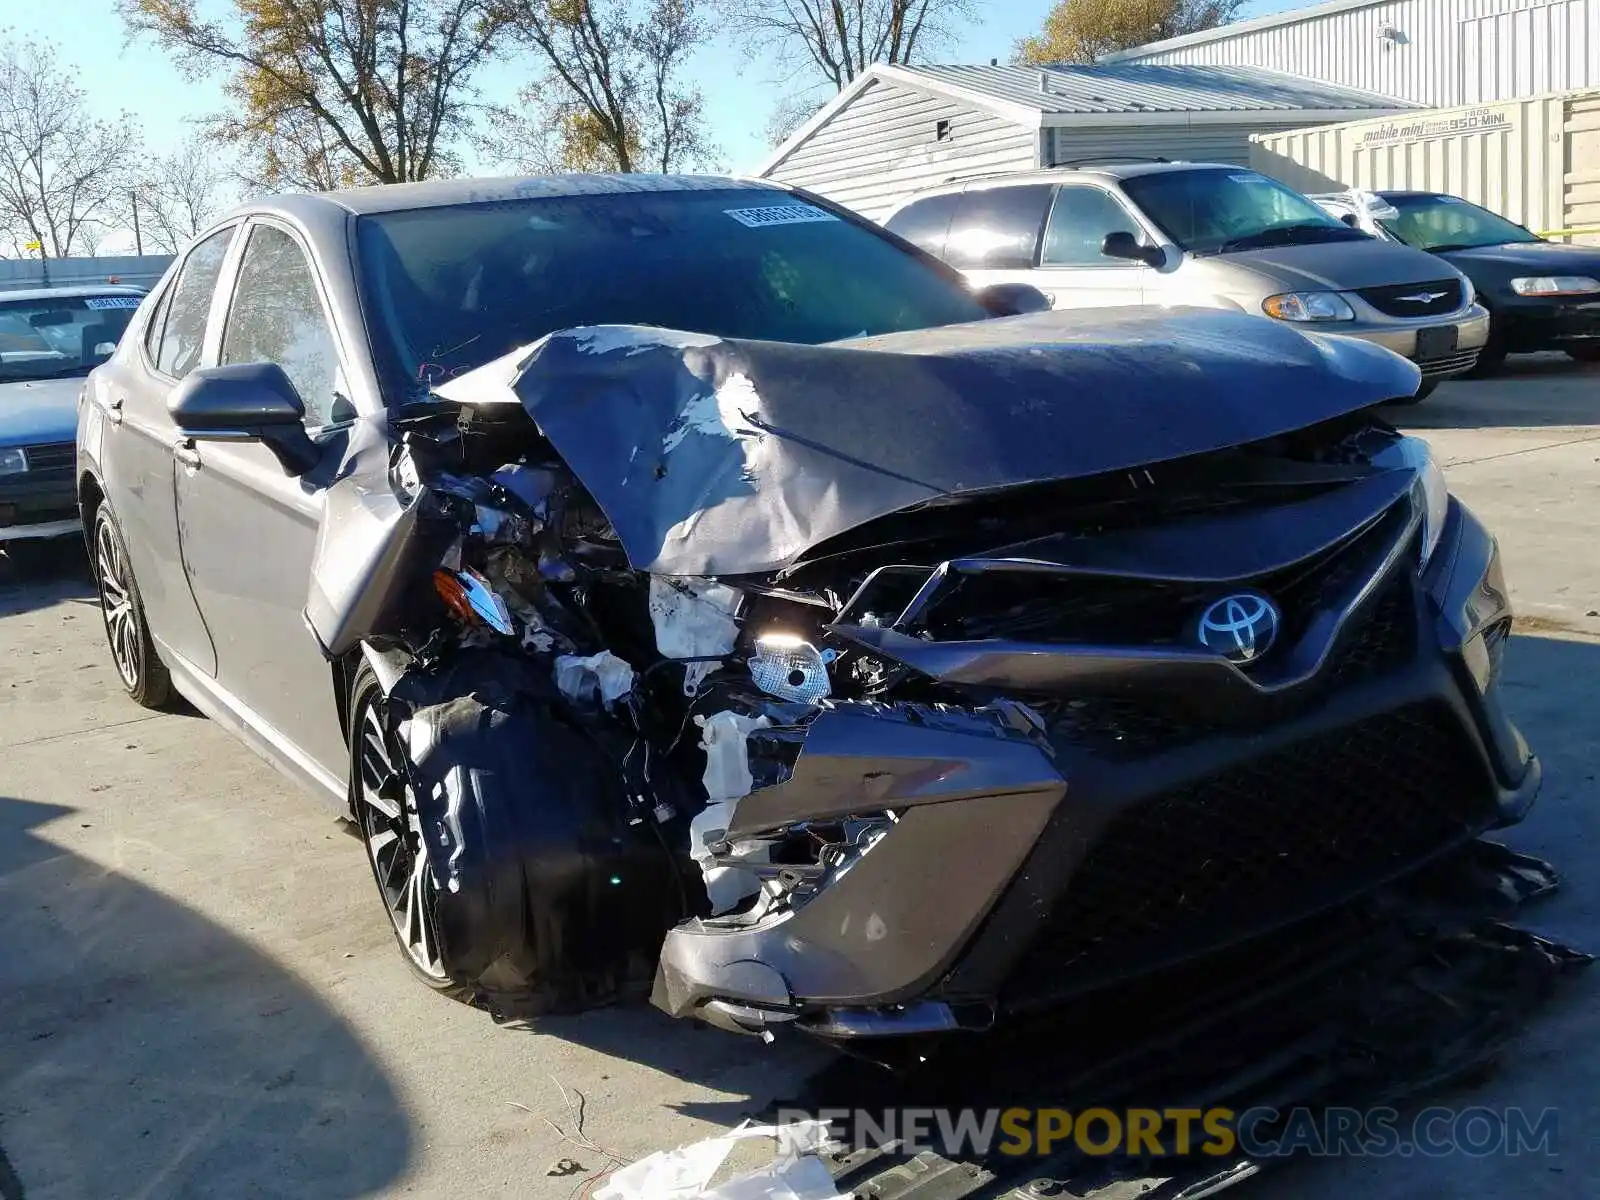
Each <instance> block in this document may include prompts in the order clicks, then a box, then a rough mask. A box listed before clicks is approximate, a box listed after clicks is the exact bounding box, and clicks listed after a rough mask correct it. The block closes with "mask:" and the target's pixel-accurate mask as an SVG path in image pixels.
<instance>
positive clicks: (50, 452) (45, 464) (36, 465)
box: [22, 442, 77, 471]
mask: <svg viewBox="0 0 1600 1200" xmlns="http://www.w3.org/2000/svg"><path fill="white" fill-rule="evenodd" d="M22 450H23V453H24V454H26V455H27V456H28V469H29V470H30V471H43V470H46V469H47V468H50V467H70V466H72V465H73V462H74V461H75V458H76V455H77V446H76V444H75V443H73V442H48V443H44V444H42V445H38V446H24V447H23V448H22Z"/></svg>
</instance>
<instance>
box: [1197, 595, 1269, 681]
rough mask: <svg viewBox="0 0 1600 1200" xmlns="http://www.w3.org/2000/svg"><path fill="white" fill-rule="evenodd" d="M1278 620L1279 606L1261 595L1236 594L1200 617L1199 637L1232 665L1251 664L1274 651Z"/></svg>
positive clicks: (1202, 642)
mask: <svg viewBox="0 0 1600 1200" xmlns="http://www.w3.org/2000/svg"><path fill="white" fill-rule="evenodd" d="M1278 621H1279V617H1278V606H1277V605H1275V604H1273V602H1272V601H1271V600H1268V599H1267V598H1266V597H1265V596H1263V595H1262V594H1261V593H1260V592H1236V593H1234V594H1233V595H1231V596H1224V597H1223V598H1222V599H1221V600H1218V601H1217V602H1216V603H1215V604H1213V605H1211V607H1209V608H1207V609H1206V610H1205V612H1203V613H1201V614H1200V623H1199V625H1197V626H1196V627H1195V636H1196V637H1197V638H1198V639H1199V641H1200V644H1201V645H1202V646H1204V647H1205V648H1206V649H1207V650H1215V651H1216V652H1217V653H1218V654H1220V655H1222V657H1223V658H1225V659H1227V660H1228V661H1229V662H1235V663H1247V662H1252V661H1254V660H1255V659H1258V658H1260V657H1261V656H1262V655H1263V654H1265V653H1266V652H1267V651H1268V650H1270V649H1272V643H1273V641H1274V640H1275V639H1276V638H1277V636H1278Z"/></svg>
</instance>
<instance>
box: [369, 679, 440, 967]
mask: <svg viewBox="0 0 1600 1200" xmlns="http://www.w3.org/2000/svg"><path fill="white" fill-rule="evenodd" d="M355 766H356V771H357V772H358V774H357V792H356V807H357V810H358V811H357V817H358V819H359V821H360V825H361V840H362V841H363V842H364V843H365V844H366V847H367V860H368V862H370V863H371V865H372V873H373V876H374V878H376V879H377V881H378V891H379V892H381V893H382V894H383V902H384V907H385V908H387V909H388V911H389V920H390V921H391V922H392V923H393V924H394V929H395V933H396V935H397V936H398V938H399V941H400V945H401V946H402V947H403V948H404V950H405V952H406V955H407V957H409V958H410V959H411V963H412V965H413V966H414V967H416V969H417V970H418V971H420V972H421V973H422V974H423V975H425V976H426V977H427V978H428V979H430V980H434V981H436V982H439V983H444V982H446V981H447V980H448V979H449V975H448V974H447V973H446V971H445V969H444V959H443V955H442V954H441V953H440V950H439V922H438V904H439V885H438V883H437V882H436V881H435V879H434V877H433V871H432V870H431V869H430V868H429V866H428V856H427V854H426V852H425V851H424V850H423V848H422V822H421V819H420V817H419V816H418V814H417V806H416V802H415V800H414V798H413V797H412V795H411V787H410V784H409V783H408V782H407V780H406V777H405V775H404V774H403V773H402V772H401V771H399V770H398V769H396V767H395V764H394V759H393V757H392V755H391V754H390V750H389V742H388V738H387V736H386V734H385V733H384V729H383V722H382V720H381V719H380V717H379V714H378V709H377V706H376V705H375V704H367V705H366V706H365V708H364V710H363V712H362V716H361V728H360V731H359V740H358V742H357V759H356V764H355Z"/></svg>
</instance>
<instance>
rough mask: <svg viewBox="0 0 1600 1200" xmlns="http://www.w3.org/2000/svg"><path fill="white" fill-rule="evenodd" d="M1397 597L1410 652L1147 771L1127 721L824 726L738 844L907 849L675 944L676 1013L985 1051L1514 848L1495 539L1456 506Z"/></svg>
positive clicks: (1523, 769)
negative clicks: (870, 818)
mask: <svg viewBox="0 0 1600 1200" xmlns="http://www.w3.org/2000/svg"><path fill="white" fill-rule="evenodd" d="M1401 542H1402V543H1405V544H1413V543H1406V542H1405V539H1404V538H1402V539H1401ZM1387 582H1388V583H1390V584H1392V585H1393V586H1392V587H1390V588H1389V589H1388V590H1387V591H1386V593H1385V596H1384V597H1377V596H1373V597H1369V598H1368V599H1367V600H1366V601H1364V602H1363V603H1364V604H1365V605H1366V608H1365V610H1364V614H1363V623H1364V624H1363V628H1366V627H1373V628H1377V627H1379V626H1382V627H1383V630H1384V631H1386V633H1385V636H1387V637H1388V639H1389V642H1388V648H1387V650H1386V651H1384V652H1381V653H1380V651H1379V649H1378V648H1374V647H1372V646H1369V645H1367V644H1366V643H1367V642H1369V641H1371V640H1372V639H1373V638H1375V637H1378V636H1379V635H1378V634H1376V633H1371V632H1370V631H1369V632H1368V633H1367V634H1364V635H1362V637H1357V636H1356V635H1355V633H1353V632H1352V633H1351V634H1350V635H1349V637H1348V638H1345V635H1342V634H1341V635H1338V636H1339V637H1340V638H1345V640H1343V641H1337V642H1336V648H1341V649H1342V650H1343V652H1344V654H1343V658H1337V657H1336V658H1330V659H1328V660H1326V661H1324V662H1322V663H1321V665H1320V666H1319V668H1318V670H1317V672H1316V673H1315V674H1314V676H1313V678H1312V679H1311V680H1309V681H1307V683H1306V684H1305V685H1304V688H1305V690H1306V692H1307V693H1308V694H1314V695H1315V697H1316V702H1314V703H1304V704H1285V706H1284V707H1285V708H1286V709H1288V710H1289V711H1291V712H1292V713H1293V715H1291V716H1288V717H1286V718H1283V719H1277V718H1273V719H1271V720H1270V723H1268V724H1266V725H1264V726H1263V725H1262V724H1251V725H1249V727H1248V728H1242V727H1227V726H1218V727H1216V728H1212V729H1203V728H1201V726H1199V725H1197V724H1196V723H1195V722H1192V721H1190V722H1184V723H1180V725H1173V724H1172V723H1170V722H1169V723H1168V725H1167V726H1162V725H1161V724H1160V722H1159V721H1153V724H1154V725H1155V726H1156V731H1155V733H1153V734H1151V735H1150V736H1149V737H1148V739H1147V740H1146V741H1139V740H1138V736H1134V738H1133V743H1134V744H1133V745H1132V748H1133V749H1134V750H1136V751H1137V753H1135V754H1133V755H1131V756H1130V755H1129V753H1128V750H1129V749H1130V745H1129V739H1130V732H1129V731H1130V729H1133V728H1134V727H1133V726H1131V725H1130V724H1128V723H1127V722H1126V721H1121V722H1120V723H1113V724H1112V725H1110V726H1107V725H1104V724H1102V725H1100V726H1096V725H1095V723H1094V722H1093V721H1092V720H1091V721H1089V722H1087V723H1085V722H1083V721H1081V720H1077V719H1076V718H1074V719H1073V720H1066V719H1062V717H1061V716H1060V713H1059V712H1050V711H1047V715H1046V716H1045V717H1044V718H1042V719H1041V721H1040V722H1039V723H1038V724H1032V723H1030V721H1028V720H1024V719H1018V711H1019V710H1015V709H1013V710H1009V711H1008V709H1007V708H1006V707H1005V706H1003V705H1002V706H1000V707H998V708H977V709H971V710H963V709H950V708H946V707H943V706H937V707H934V706H922V705H912V704H894V705H873V704H840V705H835V706H831V707H829V708H827V709H825V710H824V711H823V712H821V713H819V714H818V716H817V717H816V718H815V720H814V721H813V722H812V723H811V724H810V725H809V726H808V728H807V732H806V735H805V741H804V744H803V747H802V749H801V752H800V755H799V757H798V759H797V760H796V761H795V763H794V766H793V769H792V773H791V774H790V777H789V778H788V779H787V780H786V781H784V782H783V783H781V784H777V785H775V786H772V787H769V788H764V789H760V790H757V791H756V792H753V793H752V794H751V795H750V796H749V797H747V798H746V799H745V800H744V801H743V802H742V804H741V806H740V809H739V814H738V819H737V823H736V828H735V829H734V830H732V831H730V832H732V833H739V832H740V831H741V830H742V831H747V832H754V831H758V830H760V829H763V828H767V829H771V828H778V827H781V826H783V825H784V824H785V823H789V822H795V821H800V820H821V819H827V818H830V817H839V816H843V815H846V814H850V815H858V816H859V815H870V814H876V813H886V812H887V813H893V814H894V815H895V818H896V819H895V821H894V824H893V827H892V828H891V829H889V831H888V832H887V834H886V835H885V836H884V837H883V838H882V839H881V840H879V841H878V842H877V843H876V844H875V845H873V846H872V848H871V850H870V851H869V852H868V853H865V854H864V855H862V856H861V858H860V859H859V860H858V861H856V862H855V863H854V864H853V865H852V866H851V868H850V869H849V871H848V872H847V873H845V874H844V875H843V876H842V877H840V878H838V879H837V880H835V881H834V882H832V883H830V884H828V885H827V886H824V887H822V888H821V889H820V890H819V891H817V892H816V893H815V894H814V895H812V896H811V897H810V898H809V899H808V900H807V901H806V902H805V903H803V904H801V905H797V906H794V907H792V908H788V909H783V910H780V911H777V912H774V913H771V914H770V915H768V916H765V917H763V918H760V919H756V920H752V921H749V922H742V921H741V919H740V918H738V917H729V918H720V919H713V920H696V921H689V922H686V923H684V924H682V925H679V926H677V927H676V928H674V929H673V930H672V931H671V932H670V933H669V934H668V935H667V938H666V942H665V945H664V947H663V950H662V954H661V959H660V964H659V967H658V970H657V975H656V982H655V988H654V993H653V1001H654V1003H655V1004H656V1005H657V1006H658V1007H660V1008H663V1009H664V1010H666V1011H667V1012H669V1013H672V1014H674V1015H680V1016H681V1015H697V1016H700V1017H702V1018H703V1019H706V1020H708V1021H710V1022H712V1023H714V1024H717V1025H719V1026H722V1027H724V1028H730V1029H736V1030H742V1031H745V1032H760V1031H762V1030H764V1029H765V1028H766V1027H767V1026H769V1025H772V1024H777V1023H787V1022H796V1023H798V1025H799V1026H800V1027H802V1028H807V1029H809V1030H811V1031H812V1032H816V1033H819V1034H821V1035H823V1036H827V1037H832V1038H837V1039H846V1038H856V1037H876V1036H889V1035H895V1034H912V1033H926V1032H933V1031H937V1030H940V1029H955V1028H962V1027H981V1026H983V1025H984V1024H986V1023H988V1022H989V1021H991V1020H993V1018H994V1016H995V1015H996V1014H997V1013H999V1012H1006V1011H1019V1010H1024V1009H1027V1008H1030V1007H1037V1006H1039V1005H1042V1004H1053V1003H1057V1002H1059V1001H1061V1000H1063V999H1065V998H1067V997H1069V996H1071V995H1074V994H1080V993H1083V992H1086V991H1093V990H1096V989H1098V988H1100V987H1104V986H1106V985H1108V984H1110V983H1112V982H1115V981H1116V980H1118V979H1123V978H1126V977H1128V976H1131V975H1137V974H1141V973H1144V972H1147V971H1149V970H1152V969H1155V968H1158V967H1160V966H1163V965H1166V964H1170V963H1173V962H1177V961H1181V960H1183V959H1186V958H1193V957H1196V956H1199V955H1202V954H1205V953H1207V952H1210V951H1213V950H1216V949H1219V948H1221V947H1223V946H1226V945H1229V944H1233V943H1237V942H1239V941H1241V940H1244V939H1247V938H1250V937H1254V936H1257V935H1259V934H1262V933H1265V932H1267V931H1269V930H1270V929H1273V928H1276V927H1281V926H1282V925H1285V924H1288V923H1291V922H1293V921H1296V920H1299V919H1302V918H1304V917H1306V916H1308V915H1310V914H1312V913H1314V912H1318V911H1322V910H1324V909H1326V908H1328V907H1329V906H1332V905H1334V904H1337V903H1339V902H1341V901H1343V900H1346V899H1348V898H1350V897H1351V896H1352V895H1356V894H1360V893H1362V892H1364V891H1368V890H1371V889H1373V888H1375V887H1377V886H1379V885H1381V884H1382V883H1384V882H1386V881H1387V880H1390V879H1393V878H1396V877H1399V876H1402V875H1405V874H1408V873H1410V872H1411V871H1414V870H1415V869H1416V868H1418V867H1419V866H1421V865H1422V864H1424V863H1426V862H1428V861H1430V860H1432V859H1434V858H1436V857H1437V856H1438V855H1440V854H1442V853H1444V852H1446V851H1447V850H1449V849H1450V848H1452V847H1455V846H1459V845H1461V844H1462V843H1464V842H1466V841H1469V840H1471V839H1472V838H1474V837H1476V836H1477V835H1478V834H1479V833H1481V832H1483V831H1484V830H1486V829H1489V828H1493V827H1496V826H1499V825H1504V824H1508V823H1511V822H1514V821H1516V820H1519V819H1520V818H1521V817H1522V815H1523V814H1524V813H1525V812H1526V811H1527V809H1528V807H1529V805H1530V804H1531V803H1532V801H1533V798H1534V795H1535V794H1536V792H1537V790H1538V786H1539V769H1538V764H1537V762H1536V760H1535V759H1534V758H1533V756H1532V755H1531V753H1530V752H1529V750H1528V747H1527V745H1526V743H1525V742H1524V741H1523V739H1522V737H1521V735H1520V733H1518V731H1517V730H1516V728H1515V726H1514V725H1512V723H1511V722H1510V720H1509V719H1508V718H1507V716H1506V714H1505V712H1504V710H1503V708H1502V706H1501V702H1500V696H1499V686H1498V682H1497V679H1498V666H1499V659H1500V654H1501V651H1502V648H1503V645H1504V641H1505V638H1506V635H1507V634H1508V632H1509V628H1510V611H1509V606H1508V603H1507V597H1506V591H1505V587H1504V584H1503V581H1502V578H1501V574H1500V567H1499V560H1498V554H1497V550H1496V546H1495V543H1494V541H1493V539H1492V538H1491V537H1490V536H1489V535H1488V533H1487V532H1486V531H1485V530H1484V529H1483V527H1482V526H1481V525H1480V524H1479V523H1478V522H1477V521H1476V519H1475V518H1473V517H1472V515H1471V514H1470V513H1469V512H1468V511H1467V510H1466V509H1465V508H1464V507H1462V506H1461V505H1460V504H1459V503H1457V502H1452V503H1451V506H1450V509H1449V512H1448V515H1447V517H1446V521H1445V528H1444V530H1443V534H1442V537H1441V538H1440V543H1439V545H1438V547H1437V549H1436V550H1435V552H1434V554H1433V555H1432V557H1431V559H1430V561H1429V564H1428V567H1427V570H1426V571H1425V572H1424V573H1423V575H1422V576H1421V578H1420V579H1419V578H1418V577H1417V574H1416V571H1415V566H1414V560H1412V561H1411V562H1403V563H1400V564H1399V566H1398V568H1397V569H1396V570H1394V571H1392V572H1391V574H1390V575H1389V576H1388V577H1387ZM1363 639H1364V640H1363ZM923 644H924V645H930V644H929V643H923ZM931 645H935V646H936V645H937V643H933V644H931ZM989 645H990V646H991V648H992V649H994V650H995V651H997V652H999V653H1000V654H1001V655H1002V656H1003V655H1004V653H1005V651H1006V645H1005V643H1003V642H992V643H990V644H989ZM1358 651H1359V652H1360V653H1359V654H1358V653H1357V652H1358ZM1361 656H1365V658H1363V659H1362V661H1360V662H1359V663H1357V664H1356V665H1357V666H1359V667H1360V668H1361V669H1360V670H1354V669H1352V667H1351V662H1352V659H1353V658H1361ZM1052 657H1054V658H1056V659H1057V660H1059V661H1058V662H1057V664H1056V665H1057V666H1060V667H1062V668H1063V678H1065V677H1066V676H1068V675H1071V676H1073V677H1074V683H1079V682H1081V679H1079V678H1077V674H1078V673H1077V672H1075V671H1073V670H1071V669H1070V667H1069V664H1068V660H1073V659H1079V660H1081V658H1082V657H1083V651H1082V650H1081V649H1072V648H1068V647H1056V648H1054V649H1053V650H1052V649H1048V648H1043V647H1040V646H1030V647H1027V659H1028V662H1029V663H1030V664H1031V670H1030V673H1031V674H1032V677H1033V678H1034V679H1035V680H1036V681H1037V680H1040V679H1049V678H1050V675H1051V671H1052V668H1051V667H1050V664H1049V662H1048V660H1049V659H1050V658H1052ZM1103 657H1105V658H1106V667H1107V668H1108V669H1116V668H1117V666H1118V665H1119V663H1120V666H1121V668H1122V669H1135V670H1139V669H1146V667H1147V666H1148V655H1146V656H1145V658H1144V659H1142V660H1140V661H1139V662H1135V660H1134V657H1133V656H1131V655H1130V656H1129V657H1127V658H1126V659H1123V660H1118V659H1117V658H1116V656H1115V655H1106V656H1103ZM1367 659H1370V660H1371V661H1366V660H1367ZM949 661H950V662H954V660H949ZM1221 665H1222V664H1217V667H1218V669H1220V667H1221ZM943 669H948V670H951V671H956V670H960V669H962V667H961V666H960V664H959V663H955V665H949V663H947V667H946V668H943ZM1347 671H1348V672H1349V673H1348V674H1346V672H1347ZM1329 673H1335V674H1336V676H1337V678H1336V679H1335V683H1336V686H1335V687H1334V688H1333V689H1332V690H1328V689H1326V688H1323V689H1321V690H1318V688H1317V684H1318V682H1319V681H1321V682H1323V683H1326V682H1328V676H1329ZM1232 674H1234V675H1236V674H1237V672H1232ZM1216 677H1217V678H1219V679H1220V678H1222V677H1223V676H1222V675H1220V674H1219V675H1217V676H1216ZM1347 680H1348V682H1347ZM1182 686H1184V687H1185V688H1190V687H1192V688H1202V687H1204V686H1205V678H1204V676H1203V674H1200V673H1197V674H1195V675H1193V676H1192V677H1190V678H1188V679H1186V680H1185V681H1184V682H1183V685H1182ZM1298 686H1299V685H1297V689H1298ZM1219 698H1221V697H1219ZM1030 711H1031V710H1030ZM1151 723H1152V722H1146V724H1147V725H1149V724H1151ZM1086 728H1087V730H1088V732H1087V734H1086V733H1085V729H1086ZM1108 729H1111V730H1114V733H1112V734H1111V735H1110V736H1099V735H1101V734H1106V732H1107V730H1108ZM1141 732H1148V730H1146V729H1145V728H1144V727H1140V729H1139V730H1135V734H1141Z"/></svg>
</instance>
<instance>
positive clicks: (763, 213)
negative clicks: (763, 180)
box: [722, 204, 839, 229]
mask: <svg viewBox="0 0 1600 1200" xmlns="http://www.w3.org/2000/svg"><path fill="white" fill-rule="evenodd" d="M722 211H723V212H725V213H727V214H728V215H729V216H730V217H732V218H733V219H734V220H735V221H737V222H739V224H741V225H745V226H748V227H749V228H751V229H759V228H760V227H761V226H763V225H806V224H809V223H810V222H812V221H837V220H838V219H839V218H838V217H836V216H834V215H833V214H832V213H830V212H823V211H822V210H821V209H820V208H812V207H811V206H810V205H809V204H774V205H772V206H770V207H768V208H725V209H723V210H722Z"/></svg>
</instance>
